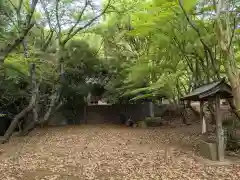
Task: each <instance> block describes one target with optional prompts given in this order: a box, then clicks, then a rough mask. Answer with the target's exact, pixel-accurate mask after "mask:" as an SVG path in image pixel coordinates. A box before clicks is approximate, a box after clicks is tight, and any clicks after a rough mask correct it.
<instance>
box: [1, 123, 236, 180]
mask: <svg viewBox="0 0 240 180" xmlns="http://www.w3.org/2000/svg"><path fill="white" fill-rule="evenodd" d="M198 132H199V130H198V129H197V128H195V126H193V125H192V126H187V127H180V128H169V127H161V128H148V129H139V128H127V127H120V126H112V125H101V126H97V125H95V126H75V127H73V126H72V127H71V126H69V127H58V128H48V129H41V130H36V131H34V132H32V133H31V134H30V136H27V137H14V138H12V139H11V141H10V142H9V143H8V144H4V145H0V149H2V152H1V154H0V179H2V180H15V179H17V180H87V179H102V180H103V179H106V180H107V179H114V180H115V179H116V180H117V179H121V180H123V179H129V180H134V179H139V180H145V179H153V180H158V179H176V180H181V179H184V180H186V179H191V180H198V179H201V180H202V179H209V180H220V179H224V180H228V179H229V180H234V179H236V180H237V179H238V180H239V179H240V166H239V165H229V166H206V165H204V164H202V163H201V161H199V159H198V160H197V158H196V157H198V156H197V154H196V152H197V149H196V145H197V142H198V138H199V136H198ZM166 152H167V153H166Z"/></svg>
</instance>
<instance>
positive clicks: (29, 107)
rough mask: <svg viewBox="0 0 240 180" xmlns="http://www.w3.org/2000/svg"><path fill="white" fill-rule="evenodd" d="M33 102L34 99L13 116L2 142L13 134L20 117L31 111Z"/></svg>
mask: <svg viewBox="0 0 240 180" xmlns="http://www.w3.org/2000/svg"><path fill="white" fill-rule="evenodd" d="M34 102H35V99H32V100H31V102H30V103H29V105H28V106H27V107H26V108H25V109H23V110H22V111H21V112H20V113H19V114H17V115H16V116H15V117H14V118H13V121H12V123H11V124H10V126H9V128H8V129H7V131H6V132H5V134H4V137H3V141H2V143H5V142H7V141H8V140H9V139H10V137H11V135H12V134H13V132H14V130H15V129H16V127H17V126H18V122H19V120H20V119H21V118H22V117H24V116H25V115H26V114H27V113H28V112H29V111H31V110H32V109H33V107H34Z"/></svg>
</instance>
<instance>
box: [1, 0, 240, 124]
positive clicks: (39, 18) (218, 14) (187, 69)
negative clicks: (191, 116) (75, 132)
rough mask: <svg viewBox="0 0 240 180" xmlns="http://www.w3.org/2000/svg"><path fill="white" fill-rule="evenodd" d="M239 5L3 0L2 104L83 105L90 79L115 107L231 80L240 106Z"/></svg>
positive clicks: (48, 109) (191, 0)
mask: <svg viewBox="0 0 240 180" xmlns="http://www.w3.org/2000/svg"><path fill="white" fill-rule="evenodd" d="M239 10H240V2H239V1H233V0H231V1H230V0H229V1H222V0H218V1H216V0H210V1H205V0H198V1H197V0H185V1H183V0H170V1H169V0H135V1H132V0H104V1H98V0H84V1H77V0H51V1H47V0H18V1H17V0H5V1H1V2H0V61H1V64H0V66H1V97H0V104H1V108H2V109H7V108H8V107H10V106H11V104H12V103H15V104H16V105H15V106H14V107H15V109H14V111H13V112H14V114H15V115H16V113H17V112H20V111H21V110H22V109H24V107H26V104H28V103H29V102H30V99H31V97H33V96H34V94H35V95H36V98H35V99H36V100H35V101H36V102H35V103H34V104H35V105H33V106H32V108H33V109H35V107H36V106H37V105H38V106H40V105H41V106H43V107H41V108H38V109H42V110H41V111H43V112H44V113H43V114H45V115H40V114H39V113H40V112H39V113H38V115H37V116H38V118H40V117H41V116H43V117H44V118H43V119H44V121H46V120H47V119H48V118H49V116H50V115H51V113H53V112H54V110H53V108H54V107H59V106H62V105H64V104H69V102H70V101H72V100H74V99H76V98H79V99H81V100H82V101H81V102H82V103H85V101H84V99H86V96H87V95H88V93H89V92H91V91H92V90H93V89H94V88H93V86H91V85H89V79H91V81H95V82H97V84H99V85H100V86H101V87H103V88H104V94H103V96H104V97H106V98H107V99H108V100H109V101H110V102H112V103H120V102H121V101H122V100H126V101H128V102H129V103H132V102H135V101H137V100H141V99H151V100H153V101H156V102H157V101H159V100H160V99H161V98H166V99H168V100H169V101H170V102H173V103H178V102H179V99H180V97H182V96H183V95H185V94H187V93H189V92H190V91H191V90H193V89H194V88H196V87H198V86H200V85H202V84H206V83H209V82H212V81H217V80H219V79H221V78H223V77H226V78H227V80H228V82H229V83H230V85H231V86H232V90H233V96H234V102H235V104H234V105H235V107H236V110H237V111H238V110H239V109H240V78H239V77H240V70H239V63H240V62H239V61H240V50H239V48H240V43H239V42H240V41H239V40H240V28H239V27H240V26H239V22H240V16H239ZM31 64H34V67H36V69H35V71H34V73H33V74H35V76H36V78H35V80H34V76H32V73H31V71H29V67H30V65H31ZM19 99H24V103H23V104H22V105H20V104H21V103H20V102H19ZM43 102H44V103H43ZM76 106H77V105H76ZM37 121H40V120H37Z"/></svg>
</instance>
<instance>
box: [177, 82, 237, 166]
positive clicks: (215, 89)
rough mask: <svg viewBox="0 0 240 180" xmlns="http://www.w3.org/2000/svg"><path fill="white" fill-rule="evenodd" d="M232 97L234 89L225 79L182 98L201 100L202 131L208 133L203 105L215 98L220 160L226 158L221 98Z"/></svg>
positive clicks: (183, 99)
mask: <svg viewBox="0 0 240 180" xmlns="http://www.w3.org/2000/svg"><path fill="white" fill-rule="evenodd" d="M228 98H232V89H231V86H229V85H228V84H227V83H226V81H225V79H222V80H220V81H217V82H213V83H209V84H206V85H203V86H201V87H198V88H196V89H195V90H193V91H192V92H191V93H189V94H188V95H186V96H185V97H182V98H181V101H186V100H187V101H199V102H200V118H201V121H202V133H206V129H207V126H206V124H207V123H206V121H205V119H204V115H203V105H204V102H205V101H208V100H215V118H216V136H217V151H218V152H217V154H218V160H220V161H222V160H223V159H224V132H223V128H222V120H221V114H220V113H221V112H220V99H228Z"/></svg>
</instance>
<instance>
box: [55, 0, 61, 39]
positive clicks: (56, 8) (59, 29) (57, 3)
mask: <svg viewBox="0 0 240 180" xmlns="http://www.w3.org/2000/svg"><path fill="white" fill-rule="evenodd" d="M60 1H61V0H56V7H55V10H56V19H57V27H58V33H57V34H58V37H59V41H61V33H62V28H61V25H60V21H59V14H58V11H59V2H60Z"/></svg>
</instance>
